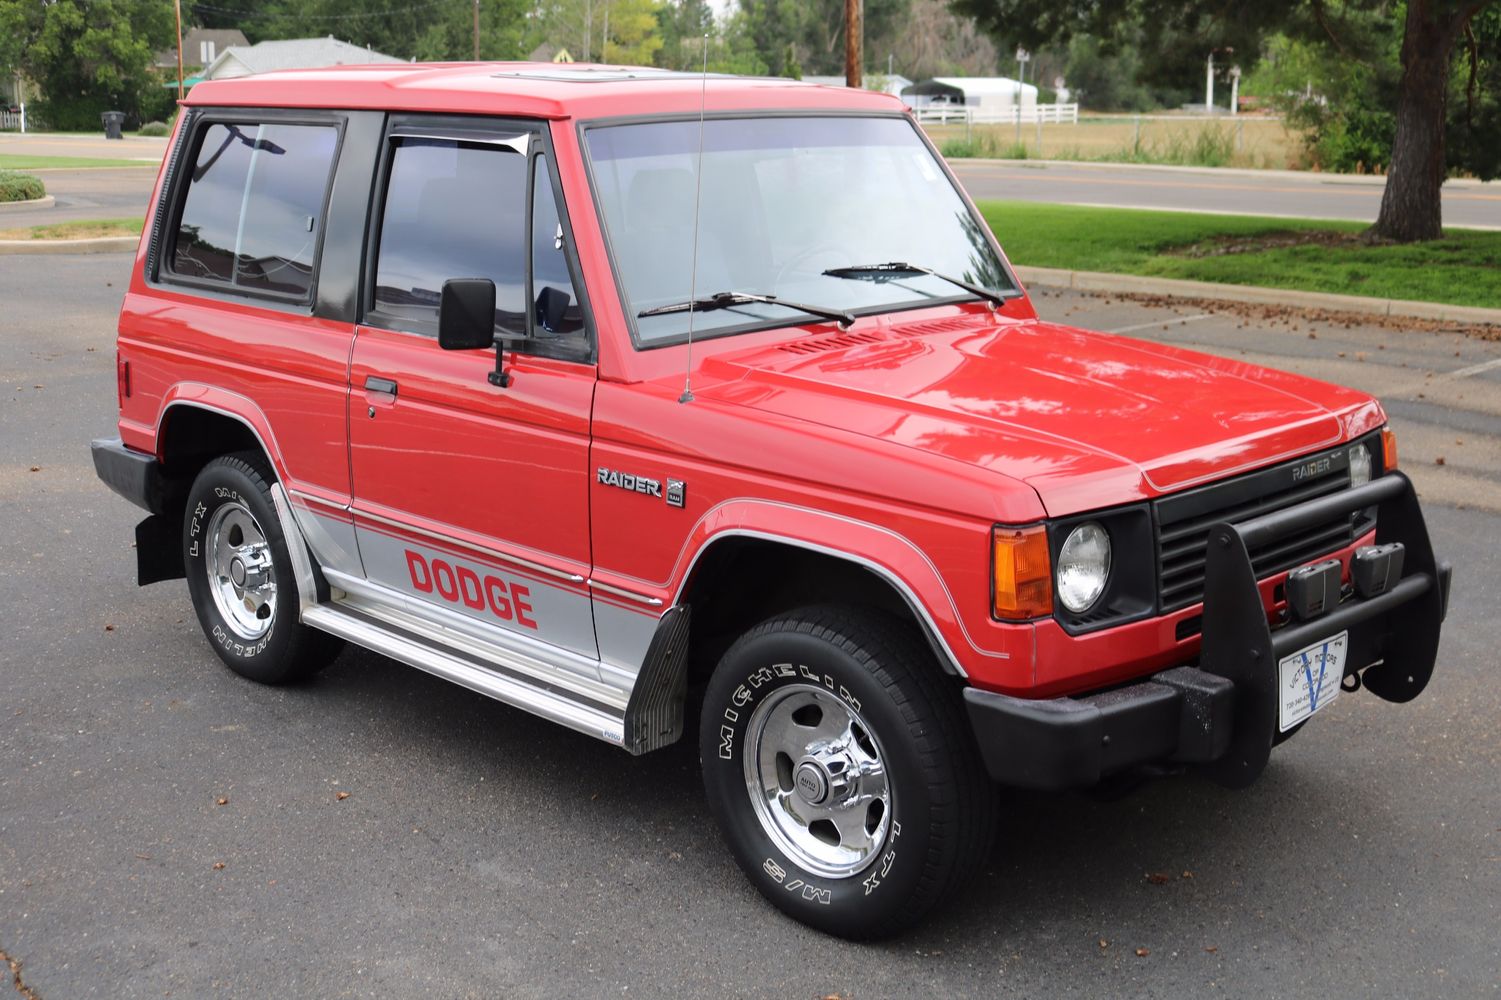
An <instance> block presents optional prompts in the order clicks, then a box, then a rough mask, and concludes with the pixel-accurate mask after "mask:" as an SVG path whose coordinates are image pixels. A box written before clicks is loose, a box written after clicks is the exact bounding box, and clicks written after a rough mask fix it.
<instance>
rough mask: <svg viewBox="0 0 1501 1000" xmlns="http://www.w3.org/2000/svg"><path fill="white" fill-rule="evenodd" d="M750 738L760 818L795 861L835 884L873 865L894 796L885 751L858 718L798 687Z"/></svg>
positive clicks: (785, 693) (752, 727)
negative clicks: (888, 778)
mask: <svg viewBox="0 0 1501 1000" xmlns="http://www.w3.org/2000/svg"><path fill="white" fill-rule="evenodd" d="M746 733H747V745H746V752H745V754H744V756H743V760H744V763H745V783H746V788H747V789H748V791H749V792H750V797H751V803H752V805H753V806H754V807H755V812H756V818H757V819H758V820H759V821H760V823H761V827H762V829H763V830H764V831H765V832H766V834H767V836H769V837H770V838H771V839H772V841H773V842H775V843H776V845H777V846H778V847H779V848H780V849H781V850H782V851H783V852H784V853H785V854H786V855H787V856H788V857H789V858H791V859H792V860H793V861H795V862H797V863H798V864H799V865H802V866H803V867H805V868H807V869H808V870H809V871H812V872H816V873H818V874H820V875H825V876H828V877H831V878H845V877H848V876H850V875H853V874H855V873H856V872H858V871H860V870H861V869H862V868H864V867H865V866H866V865H868V864H869V863H870V862H871V861H872V860H874V858H875V857H876V856H877V855H878V854H879V853H880V850H881V847H882V845H883V844H884V843H885V842H886V834H887V831H888V829H889V827H890V824H891V814H892V793H891V787H890V785H889V784H888V783H887V779H886V768H885V765H884V763H883V759H882V754H881V745H880V743H879V742H878V741H877V740H876V737H875V734H874V733H873V732H872V731H871V729H870V727H869V726H868V725H867V724H866V723H865V720H864V719H862V718H861V717H860V714H859V712H857V711H856V710H855V709H853V708H852V707H851V706H850V705H849V704H847V703H846V702H845V701H843V700H842V699H840V698H839V697H837V696H835V695H834V693H833V692H831V691H827V690H824V689H823V688H819V687H815V686H813V685H811V684H792V685H788V686H787V687H784V688H781V689H779V690H777V691H776V692H774V693H773V694H771V695H769V696H768V697H767V699H766V700H765V701H763V702H762V703H761V704H760V705H758V706H757V707H756V710H755V712H754V714H753V715H752V716H751V718H750V721H749V723H748V725H747V727H746Z"/></svg>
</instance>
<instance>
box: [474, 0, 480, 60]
mask: <svg viewBox="0 0 1501 1000" xmlns="http://www.w3.org/2000/svg"><path fill="white" fill-rule="evenodd" d="M474 61H475V62H479V0H474Z"/></svg>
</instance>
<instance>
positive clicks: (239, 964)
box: [0, 255, 1501, 1000]
mask: <svg viewBox="0 0 1501 1000" xmlns="http://www.w3.org/2000/svg"><path fill="white" fill-rule="evenodd" d="M128 266H129V258H128V257H126V256H123V255H110V256H96V257H48V258H39V257H8V258H6V259H5V261H4V263H3V265H0V302H4V303H5V307H4V308H3V309H0V389H3V392H0V426H3V427H4V428H5V433H4V434H3V435H0V512H3V513H0V518H3V520H0V527H3V530H0V606H3V607H4V608H5V609H6V620H7V623H8V626H9V628H8V631H7V632H6V634H7V635H9V636H10V639H9V640H8V641H6V642H5V643H4V645H3V646H0V678H4V682H3V684H0V950H3V951H4V952H5V953H7V954H8V955H10V956H12V957H14V958H17V959H19V960H20V961H21V962H22V963H23V965H22V976H23V978H24V980H25V982H26V983H28V984H29V985H30V986H31V988H33V989H34V990H35V991H36V993H37V994H38V995H40V996H42V997H46V998H48V1000H57V998H63V997H66V998H89V997H108V998H112V1000H113V998H132V997H161V996H163V995H167V994H170V995H172V996H192V997H202V996H225V997H263V996H316V997H345V996H348V997H389V996H393V995H408V996H435V997H483V998H490V997H497V996H507V997H537V998H549V1000H551V998H556V997H560V996H562V997H573V996H587V997H601V996H642V995H644V996H648V997H656V996H662V997H675V996H703V997H722V996H730V997H735V996H757V997H762V996H764V997H778V998H797V1000H805V998H812V997H818V996H824V995H827V994H830V993H838V994H841V995H843V996H845V997H853V998H860V1000H866V998H876V997H921V998H929V997H935V996H983V997H995V996H1050V997H1071V996H1081V997H1092V996H1155V997H1188V996H1216V995H1223V996H1227V997H1245V996H1262V997H1267V998H1280V997H1319V998H1323V997H1369V996H1393V997H1423V998H1425V1000H1426V998H1440V997H1465V998H1471V997H1478V996H1495V995H1497V994H1498V992H1501V981H1498V970H1501V939H1498V937H1497V934H1496V928H1497V927H1498V926H1501V813H1498V811H1497V810H1498V803H1501V778H1498V775H1501V753H1498V750H1501V737H1498V721H1497V720H1498V719H1501V687H1498V685H1497V684H1496V681H1495V660H1496V657H1495V651H1496V649H1497V648H1501V618H1498V616H1497V614H1496V609H1497V607H1498V606H1501V587H1498V585H1497V583H1496V580H1497V579H1501V559H1498V556H1497V552H1496V546H1497V544H1498V541H1497V540H1498V539H1501V516H1498V511H1497V505H1496V498H1497V494H1498V484H1501V458H1498V454H1497V447H1498V443H1501V370H1498V369H1501V365H1497V366H1494V367H1491V368H1489V369H1485V370H1478V371H1477V370H1475V366H1477V365H1489V364H1491V363H1492V362H1496V361H1498V359H1501V344H1494V343H1482V342H1474V341H1461V340H1457V339H1455V338H1453V337H1449V336H1444V335H1404V334H1398V333H1392V332H1390V331H1380V330H1367V329H1361V328H1350V329H1346V328H1344V327H1339V328H1328V327H1324V326H1319V327H1317V328H1316V329H1315V330H1314V332H1316V333H1317V339H1315V340H1310V339H1309V338H1308V333H1309V332H1310V331H1309V329H1308V327H1307V325H1306V324H1302V323H1299V324H1298V325H1297V326H1296V328H1294V327H1293V325H1292V324H1284V325H1282V326H1280V327H1279V326H1277V325H1272V326H1270V327H1268V328H1247V327H1244V326H1243V325H1242V324H1243V323H1244V322H1245V321H1244V320H1242V319H1241V318H1239V317H1237V316H1234V315H1214V316H1207V317H1204V316H1198V315H1197V314H1194V313H1186V312H1181V311H1180V312H1176V313H1175V312H1174V311H1173V310H1170V309H1163V308H1147V307H1142V306H1138V305H1134V304H1129V303H1123V302H1119V301H1117V302H1114V303H1112V302H1110V301H1109V300H1106V299H1090V298H1083V297H1080V296H1077V295H1073V294H1060V295H1056V296H1046V297H1043V298H1042V299H1040V305H1041V307H1042V309H1043V311H1044V312H1046V313H1047V314H1049V315H1051V316H1054V317H1065V318H1069V319H1071V320H1074V321H1078V322H1081V323H1084V324H1087V325H1092V326H1095V327H1103V328H1111V329H1119V328H1137V329H1136V335H1138V336H1144V337H1149V338H1160V339H1165V340H1172V341H1174V342H1178V343H1186V344H1193V345H1199V346H1204V347H1207V348H1208V349H1211V350H1215V351H1220V352H1223V353H1229V354H1235V355H1237V356H1239V354H1240V352H1242V351H1244V352H1246V354H1245V356H1246V357H1248V358H1254V359H1257V360H1260V359H1263V358H1270V359H1275V360H1278V361H1280V362H1282V363H1284V364H1286V365H1287V366H1288V367H1292V368H1296V369H1299V370H1302V371H1308V372H1311V373H1314V374H1319V375H1325V376H1332V377H1337V378H1340V379H1344V380H1348V381H1353V382H1356V383H1358V384H1361V385H1365V386H1369V387H1372V388H1376V389H1378V390H1379V391H1381V392H1383V394H1384V395H1388V398H1389V402H1390V403H1391V405H1392V408H1393V411H1394V414H1395V415H1394V421H1395V423H1396V425H1397V427H1398V430H1399V433H1400V434H1401V435H1402V447H1403V461H1404V467H1405V468H1407V469H1408V470H1409V471H1410V472H1411V473H1412V475H1413V476H1414V477H1415V478H1416V479H1417V481H1418V483H1419V485H1420V487H1421V488H1422V490H1423V492H1424V493H1425V495H1426V496H1427V501H1428V516H1429V523H1430V525H1431V528H1432V530H1433V533H1434V535H1435V538H1436V542H1437V544H1438V546H1439V547H1440V549H1441V550H1442V551H1444V552H1445V553H1447V554H1449V555H1451V556H1452V557H1453V558H1454V559H1455V561H1456V563H1457V564H1458V570H1457V574H1458V575H1457V579H1456V583H1455V592H1454V602H1453V607H1452V609H1451V618H1450V625H1449V628H1448V630H1447V632H1446V634H1445V640H1444V646H1443V650H1442V657H1441V663H1440V669H1439V673H1438V675H1437V676H1436V677H1435V679H1434V682H1433V684H1432V686H1431V687H1430V689H1429V692H1428V693H1427V694H1426V695H1425V696H1424V697H1423V698H1421V699H1420V700H1418V701H1416V702H1414V703H1413V704H1411V705H1407V706H1400V707H1399V706H1392V705H1388V704H1385V703H1383V702H1380V701H1378V700H1376V699H1375V698H1373V697H1370V696H1369V695H1356V696H1353V697H1352V696H1342V697H1341V698H1340V699H1339V701H1338V702H1336V703H1335V704H1333V705H1331V706H1330V708H1329V711H1328V715H1327V716H1325V717H1323V718H1320V719H1319V720H1316V721H1315V723H1314V724H1313V725H1311V726H1309V727H1307V728H1306V729H1305V730H1304V731H1303V732H1302V733H1301V734H1300V735H1299V736H1298V738H1297V739H1295V740H1294V741H1293V742H1291V743H1290V744H1288V745H1287V746H1285V747H1283V748H1282V749H1281V751H1279V753H1278V754H1277V755H1276V756H1275V758H1274V760H1273V763H1272V766H1271V768H1270V770H1269V771H1268V772H1267V774H1266V775H1265V776H1264V778H1263V780H1262V781H1261V782H1260V783H1258V784H1257V785H1256V786H1255V787H1253V788H1251V789H1249V790H1247V791H1245V792H1239V793H1231V792H1226V791H1223V790H1221V789H1219V788H1217V787H1216V786H1214V785H1212V784H1210V783H1208V782H1206V781H1203V780H1200V779H1198V778H1192V777H1185V778H1177V779H1170V780H1164V781H1161V782H1158V783H1156V784H1154V785H1151V786H1149V787H1147V788H1145V789H1143V790H1141V791H1140V792H1138V793H1136V794H1135V795H1133V796H1131V797H1129V798H1127V799H1125V800H1122V801H1118V802H1114V803H1101V802H1095V801H1092V800H1090V799H1086V798H1081V797H1077V796H1067V795H1061V796H1011V797H1008V798H1007V799H1006V800H1005V805H1006V807H1005V810H1004V817H1005V818H1004V821H1003V824H1002V836H1001V839H1000V841H999V842H998V844H997V845H996V848H995V850H994V852H993V853H992V855H991V858H990V863H989V865H988V866H987V867H986V868H985V870H984V871H983V872H982V873H981V874H980V876H979V877H978V878H976V880H975V885H974V887H973V891H972V892H971V894H970V895H969V896H968V897H966V898H965V899H963V900H962V901H960V902H959V903H958V904H957V905H956V906H954V907H953V908H951V909H950V910H948V911H947V912H945V913H943V914H940V915H939V917H938V919H936V920H935V921H933V922H932V923H931V924H929V925H928V926H926V927H924V928H922V929H921V930H919V931H918V932H917V933H914V934H912V935H909V936H908V937H906V938H903V939H901V940H899V941H895V942H890V943H886V944H881V945H852V944H847V943H843V942H839V941H836V940H832V939H829V938H826V937H823V936H821V935H819V934H816V933H814V932H811V931H808V930H805V929H803V928H801V927H799V926H797V925H794V924H792V923H789V922H788V921H786V920H784V919H783V918H781V917H780V916H779V915H778V914H777V913H775V912H774V911H773V910H772V909H771V908H770V907H769V906H767V905H766V904H764V903H763V902H762V901H761V900H760V898H759V897H758V896H756V895H755V894H754V893H753V892H752V891H751V890H750V889H748V888H747V886H746V884H745V883H744V881H743V880H742V878H741V877H740V875H739V872H738V870H737V869H736V868H735V866H734V864H733V862H732V861H731V860H730V859H729V857H728V856H727V854H726V852H725V850H724V848H723V846H722V845H721V844H720V842H719V838H718V836H717V834H716V833H715V831H714V830H713V828H712V826H711V823H710V819H709V816H708V814H707V812H706V809H705V807H704V804H703V802H702V799H701V795H700V791H699V785H698V775H697V763H696V760H695V757H694V754H693V752H692V750H691V747H689V746H679V747H676V748H671V749H669V750H666V751H663V752H661V753H658V754H653V755H649V756H647V757H643V758H639V759H632V758H630V757H628V756H626V755H625V754H623V753H621V752H620V751H618V750H615V749H612V748H610V747H607V746H605V745H603V744H600V743H596V742H593V741H591V740H589V739H587V738H585V737H582V736H578V735H576V734H573V733H570V732H566V731H564V730H562V729H560V728H557V727H554V726H551V725H548V724H546V723H543V722H540V721H538V720H535V719H533V718H531V717H529V716H527V715H525V714H523V713H521V712H518V711H514V710H512V709H508V708H506V707H504V706H501V705H499V704H496V703H493V702H490V701H487V700H485V699H483V698H481V697H478V696H476V695H473V694H470V693H468V692H465V691H463V690H460V689H458V688H456V687H453V686H451V685H446V684H444V683H442V682H440V681H437V680H435V679H433V678H431V677H429V676H427V675H425V674H422V673H420V672H417V671H414V670H410V669H407V668H405V667H401V666H399V665H397V664H395V663H393V662H391V661H389V660H385V659H382V658H381V657H378V656H375V655H372V654H369V653H365V652H361V651H348V652H346V653H345V655H343V656H342V657H341V658H340V659H339V660H338V661H337V662H336V663H335V664H334V665H333V666H332V667H331V668H330V669H329V670H327V671H326V672H324V673H323V674H322V675H320V677H319V678H317V679H316V680H315V681H314V682H312V683H309V684H307V685H305V686H300V687H293V688H285V689H269V688H262V687H257V686H255V685H253V684H250V683H247V682H245V681H242V680H240V679H238V678H236V677H234V676H232V675H230V674H229V673H227V672H226V671H225V670H224V669H223V668H222V667H221V666H220V665H219V663H218V661H217V659H216V658H215V657H214V655H213V653H212V652H211V651H210V649H209V647H208V646H207V644H206V643H205V642H204V640H203V638H202V637H201V635H200V634H199V631H198V628H197V623H196V620H195V619H194V616H193V613H192V611H191V609H190V608H189V605H188V603H187V598H186V593H185V589H184V587H183V586H182V584H181V583H180V582H176V583H169V584H158V585H156V586H153V587H148V588H143V589H142V588H136V587H135V586H134V585H133V582H132V581H133V571H132V564H133V554H132V551H131V526H132V525H133V523H134V521H135V519H136V512H135V511H134V509H133V508H131V507H129V506H128V505H127V504H126V503H125V502H124V501H122V500H120V499H118V498H116V497H115V496H114V495H113V494H111V493H109V492H108V491H107V490H106V489H105V488H104V487H103V486H102V485H100V484H99V483H98V482H97V481H96V480H95V478H94V475H93V471H92V468H91V467H90V464H89V458H88V453H87V450H86V442H87V440H88V438H89V437H90V436H92V435H96V434H100V433H104V432H106V431H107V430H108V429H109V427H110V426H111V423H112V421H113V416H114V406H115V398H114V397H115V389H114V375H113V361H112V354H111V330H112V327H113V322H114V312H115V308H116V306H117V303H118V299H119V295H120V291H121V288H122V287H123V284H124V281H125V277H126V269H127V268H128ZM1143 324H1145V325H1143ZM1164 324H1166V328H1165V329H1164V328H1163V327H1164ZM1382 345H1385V347H1384V349H1383V346H1382ZM1340 352H1344V355H1345V356H1344V357H1340ZM1360 355H1364V356H1365V359H1364V360H1360ZM1467 369H1468V370H1470V372H1471V373H1470V374H1467V375H1463V376H1460V377H1454V378H1450V379H1448V380H1446V381H1444V382H1443V383H1442V385H1443V388H1442V390H1441V391H1428V392H1427V393H1426V396H1424V397H1422V398H1418V397H1417V396H1416V395H1415V394H1414V392H1413V391H1410V390H1408V389H1407V388H1406V386H1408V384H1409V382H1410V380H1417V381H1425V380H1426V374H1427V373H1428V372H1430V371H1433V372H1454V371H1456V370H1458V371H1464V370H1467ZM1388 390H1391V391H1390V393H1388ZM1417 391H1423V390H1417ZM1461 440H1462V441H1463V444H1460V443H1459V442H1460V441H1461ZM1440 454H1442V455H1446V456H1447V463H1446V464H1445V465H1444V466H1442V467H1439V466H1436V465H1435V464H1434V460H1435V459H1436V458H1437V457H1438V456H1439V455H1440ZM32 466H37V467H39V471H36V472H31V471H29V470H30V469H31V467H32ZM1460 476H1462V477H1464V478H1450V477H1460ZM1451 501H1452V502H1451ZM1460 501H1462V502H1463V503H1464V506H1463V507H1462V508H1461V507H1460V506H1458V502H1460ZM339 791H347V792H350V793H351V794H350V797H349V798H347V799H346V800H344V801H338V800H337V799H336V793H337V792H339ZM219 797H225V798H227V799H228V803H227V804H225V805H223V806H218V805H215V801H216V799H217V798H219ZM221 863H222V864H223V867H222V868H216V866H217V865H219V864H221ZM1147 873H1165V874H1167V875H1169V876H1171V877H1170V878H1168V879H1167V880H1166V882H1165V883H1164V884H1153V883H1152V882H1151V881H1149V880H1148V879H1147V878H1145V877H1144V876H1145V875H1146V874H1147ZM1190 875H1191V877H1189V876H1190ZM1138 948H1141V949H1145V950H1146V951H1147V952H1149V954H1146V955H1144V956H1142V957H1138V956H1137V954H1136V949H1138Z"/></svg>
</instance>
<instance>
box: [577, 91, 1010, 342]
mask: <svg viewBox="0 0 1501 1000" xmlns="http://www.w3.org/2000/svg"><path fill="white" fill-rule="evenodd" d="M747 118H892V119H898V120H902V121H905V122H906V123H907V124H908V125H909V126H910V127H911V128H912V131H913V132H915V133H917V137H918V141H920V142H921V143H922V144H923V145H924V146H927V147H928V150H929V152H931V153H932V154H933V159H934V161H936V163H937V164H938V169H939V170H941V171H942V172H943V175H944V177H946V178H947V179H948V182H949V184H950V185H951V186H952V187H953V189H954V193H955V194H957V195H958V196H959V200H960V202H961V203H962V204H963V205H964V207H965V208H966V209H968V211H969V212H970V214H971V216H972V217H973V219H974V221H976V222H978V223H979V224H980V231H981V232H982V233H984V234H985V241H986V242H987V243H988V244H989V245H990V249H991V251H992V252H993V253H994V254H995V256H996V260H998V261H1000V264H1001V269H1002V271H1003V272H1004V273H1005V275H1006V278H1007V280H1009V281H1010V282H1011V288H1010V289H1009V290H1002V289H997V290H996V291H997V292H999V293H1000V296H1001V298H1003V299H1006V300H1010V299H1022V298H1025V297H1026V295H1027V292H1026V289H1025V288H1024V287H1023V286H1022V283H1021V280H1020V279H1019V278H1018V277H1017V276H1016V271H1015V270H1014V269H1013V268H1012V266H1011V261H1009V260H1008V259H1007V258H1006V254H1005V252H1004V251H1002V250H1001V244H1000V242H999V241H998V240H997V239H996V238H995V233H993V232H991V230H990V224H989V223H987V222H986V221H985V217H984V216H982V215H981V214H980V210H979V209H978V208H977V207H976V206H975V203H974V202H973V201H972V200H971V199H970V197H969V195H968V193H966V192H965V190H964V186H963V185H962V184H960V183H959V178H958V176H957V175H955V173H954V172H953V170H951V169H950V168H949V164H948V161H947V160H945V159H944V158H943V156H942V154H940V153H939V151H938V147H937V146H935V145H934V144H933V140H931V139H929V138H928V134H927V132H925V131H924V130H923V129H922V128H921V126H919V125H918V124H917V122H916V121H915V120H914V119H913V118H912V116H911V115H910V114H908V113H906V112H904V111H854V110H850V109H844V108H793V109H785V110H778V109H769V108H768V109H763V108H756V109H747V110H744V111H715V112H710V113H708V114H703V115H701V114H699V113H698V112H675V113H672V114H656V115H651V114H647V115H612V116H608V117H602V118H588V119H582V120H580V121H579V122H578V123H577V125H576V128H577V131H578V144H579V155H580V156H581V157H582V158H583V161H584V174H585V176H586V177H588V179H589V198H590V202H591V207H592V209H593V211H594V215H595V219H596V221H597V223H598V225H599V231H600V236H601V238H602V239H603V241H604V246H605V256H606V257H607V258H608V259H609V261H610V278H611V280H612V281H613V282H614V283H615V297H616V299H617V301H618V302H619V303H620V313H621V315H622V316H624V317H625V323H626V329H627V330H628V331H629V332H630V335H631V346H632V347H633V348H635V349H636V350H637V351H654V350H657V349H659V348H663V347H681V346H682V345H684V344H686V343H687V342H688V335H687V334H686V333H684V334H683V335H682V336H676V337H667V338H664V339H662V340H656V341H652V342H651V343H642V340H641V334H640V331H639V330H638V329H637V323H636V317H635V316H634V315H632V313H633V312H634V310H633V309H632V308H630V307H629V305H628V303H627V297H626V291H625V282H624V279H623V278H622V277H621V274H620V266H619V264H618V263H617V260H616V253H615V247H614V244H613V243H612V242H611V236H610V227H609V225H608V224H607V223H606V221H605V217H604V210H603V208H602V207H601V205H600V200H599V187H598V184H597V182H596V180H595V176H594V157H593V156H592V155H591V154H590V152H589V141H588V133H589V132H590V131H591V130H592V129H601V128H613V127H616V126H620V125H654V124H660V123H665V122H696V121H700V120H702V121H734V120H740V119H747ZM974 301H976V296H974V295H971V294H969V293H967V292H961V293H959V294H956V295H946V296H942V297H938V298H932V299H920V300H914V301H912V302H904V303H893V304H886V305H877V306H869V307H866V308H863V309H852V310H850V312H851V314H852V315H854V316H856V317H862V316H882V315H885V314H887V313H898V312H910V311H912V310H916V309H929V308H932V307H934V306H945V305H962V304H964V303H966V302H974ZM823 322H827V321H825V320H816V319H812V318H809V317H807V316H806V315H802V314H795V315H792V316H787V317H783V318H778V319H765V320H752V321H750V322H747V323H739V324H736V325H735V326H726V327H717V328H715V329H714V330H712V331H708V332H700V331H698V330H695V331H694V333H693V340H694V341H695V342H698V341H701V340H713V339H716V338H719V337H732V336H735V335H737V334H742V333H765V332H766V331H768V330H783V329H788V330H790V329H796V328H799V327H803V326H807V325H808V324H810V323H823Z"/></svg>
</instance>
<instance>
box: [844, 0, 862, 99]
mask: <svg viewBox="0 0 1501 1000" xmlns="http://www.w3.org/2000/svg"><path fill="white" fill-rule="evenodd" d="M861 6H862V4H861V0H844V85H845V86H846V87H859V86H860V85H861V84H862V83H863V82H864V81H863V79H862V74H861V71H860V64H861V63H860V40H861V39H860V36H861V34H862V33H863V32H862V28H861V24H860V20H861V18H860V14H861V10H860V8H861Z"/></svg>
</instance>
